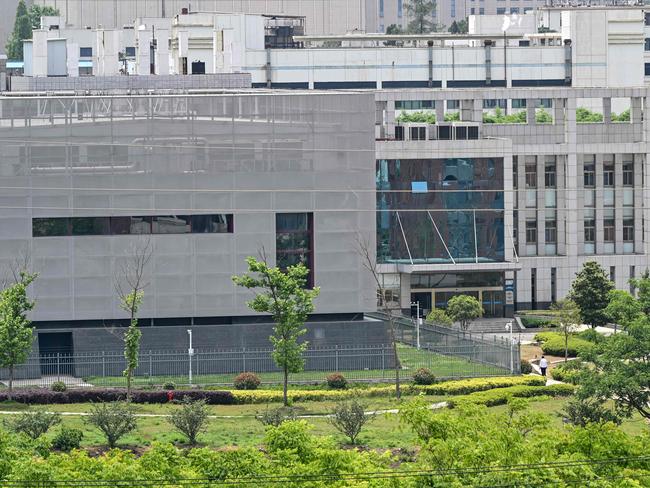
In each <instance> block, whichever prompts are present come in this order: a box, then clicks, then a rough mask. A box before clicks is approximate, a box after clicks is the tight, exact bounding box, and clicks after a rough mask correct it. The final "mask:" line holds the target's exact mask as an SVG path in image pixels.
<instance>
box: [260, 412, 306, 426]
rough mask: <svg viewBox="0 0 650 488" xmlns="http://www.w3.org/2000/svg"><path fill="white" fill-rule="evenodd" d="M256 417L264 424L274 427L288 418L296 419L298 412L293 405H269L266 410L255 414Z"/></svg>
mask: <svg viewBox="0 0 650 488" xmlns="http://www.w3.org/2000/svg"><path fill="white" fill-rule="evenodd" d="M255 418H256V419H257V420H259V421H260V422H261V423H262V425H272V426H273V427H277V426H279V425H280V424H281V423H282V422H286V421H287V420H296V412H295V410H294V409H293V407H280V408H272V409H269V408H268V407H267V408H266V410H264V412H262V413H260V414H257V415H255Z"/></svg>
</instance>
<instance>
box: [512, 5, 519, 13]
mask: <svg viewBox="0 0 650 488" xmlns="http://www.w3.org/2000/svg"><path fill="white" fill-rule="evenodd" d="M510 13H511V14H518V13H519V7H511V8H510Z"/></svg>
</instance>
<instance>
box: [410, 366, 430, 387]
mask: <svg viewBox="0 0 650 488" xmlns="http://www.w3.org/2000/svg"><path fill="white" fill-rule="evenodd" d="M435 382H436V377H435V376H434V375H433V373H432V372H431V371H430V370H428V369H427V368H419V369H417V370H416V371H415V373H413V383H415V384H416V385H432V384H434V383H435Z"/></svg>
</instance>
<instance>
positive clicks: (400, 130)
mask: <svg viewBox="0 0 650 488" xmlns="http://www.w3.org/2000/svg"><path fill="white" fill-rule="evenodd" d="M395 140H396V141H403V140H404V126H402V125H396V126H395Z"/></svg>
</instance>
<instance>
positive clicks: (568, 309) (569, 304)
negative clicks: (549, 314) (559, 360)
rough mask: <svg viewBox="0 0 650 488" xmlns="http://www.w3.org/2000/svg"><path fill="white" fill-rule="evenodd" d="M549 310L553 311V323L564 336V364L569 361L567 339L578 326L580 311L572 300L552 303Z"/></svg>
mask: <svg viewBox="0 0 650 488" xmlns="http://www.w3.org/2000/svg"><path fill="white" fill-rule="evenodd" d="M551 310H555V311H556V312H557V314H556V315H555V320H554V321H555V323H556V324H557V326H558V328H559V330H560V332H561V333H562V335H563V336H564V362H565V363H566V362H567V361H568V360H569V337H570V336H571V334H573V333H574V332H576V331H577V329H578V326H579V325H580V309H579V308H578V305H576V303H575V302H574V301H573V300H570V299H566V300H561V301H559V302H557V303H554V304H553V305H552V306H551Z"/></svg>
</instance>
